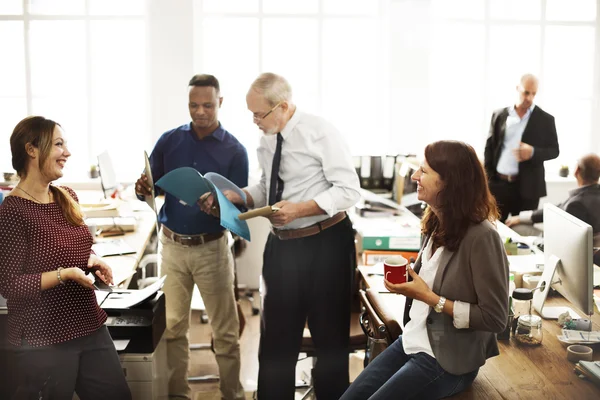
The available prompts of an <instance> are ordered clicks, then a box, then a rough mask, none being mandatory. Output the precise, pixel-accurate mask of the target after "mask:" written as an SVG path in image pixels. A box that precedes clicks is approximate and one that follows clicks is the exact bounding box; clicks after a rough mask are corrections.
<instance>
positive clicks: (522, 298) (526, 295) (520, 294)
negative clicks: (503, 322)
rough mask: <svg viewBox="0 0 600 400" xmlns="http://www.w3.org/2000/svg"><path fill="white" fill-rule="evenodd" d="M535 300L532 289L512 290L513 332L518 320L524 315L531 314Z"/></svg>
mask: <svg viewBox="0 0 600 400" xmlns="http://www.w3.org/2000/svg"><path fill="white" fill-rule="evenodd" d="M532 301H533V292H532V291H531V289H526V288H517V289H515V290H513V292H512V302H511V303H512V304H511V306H512V311H513V326H512V331H513V333H514V332H515V330H516V329H517V322H518V319H519V317H520V316H522V315H531V303H532Z"/></svg>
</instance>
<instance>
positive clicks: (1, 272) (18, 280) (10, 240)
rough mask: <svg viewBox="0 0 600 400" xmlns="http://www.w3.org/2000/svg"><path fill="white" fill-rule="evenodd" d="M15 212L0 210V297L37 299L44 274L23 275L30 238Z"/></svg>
mask: <svg viewBox="0 0 600 400" xmlns="http://www.w3.org/2000/svg"><path fill="white" fill-rule="evenodd" d="M23 225H24V224H23V220H22V218H21V216H20V214H19V213H18V212H17V211H16V210H12V209H10V208H8V207H4V208H2V209H0V294H2V296H4V297H5V298H6V299H16V298H36V297H39V296H40V295H41V286H42V274H41V273H35V274H23V272H22V266H23V264H24V263H25V260H26V258H27V237H26V236H25V235H26V233H25V232H26V230H25V227H24V226H23Z"/></svg>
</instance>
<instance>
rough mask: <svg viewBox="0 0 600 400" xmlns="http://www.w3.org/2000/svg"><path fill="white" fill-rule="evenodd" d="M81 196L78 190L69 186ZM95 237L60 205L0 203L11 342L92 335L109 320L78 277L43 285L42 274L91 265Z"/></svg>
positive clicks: (0, 262) (1, 289)
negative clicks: (43, 287) (71, 219)
mask: <svg viewBox="0 0 600 400" xmlns="http://www.w3.org/2000/svg"><path fill="white" fill-rule="evenodd" d="M64 189H65V190H67V191H68V192H69V193H70V194H71V196H73V197H74V198H75V199H76V200H77V196H76V195H75V192H73V190H71V189H69V188H64ZM91 248H92V236H91V235H90V232H89V230H88V228H87V227H86V226H85V225H82V226H72V225H70V224H69V223H68V222H67V220H66V219H65V217H64V216H63V214H62V212H61V210H60V208H59V206H58V204H56V203H49V204H40V203H36V202H34V201H31V200H28V199H24V198H22V197H16V196H7V197H5V199H4V201H3V202H2V204H0V294H2V296H3V297H5V298H6V300H7V304H8V341H9V343H11V344H13V345H15V346H20V345H21V339H22V338H25V340H27V342H28V344H29V345H30V346H34V347H39V346H47V345H52V344H56V343H61V342H66V341H68V340H71V339H75V338H78V337H82V336H86V335H89V334H90V333H92V332H94V331H95V330H97V329H98V328H100V327H101V326H102V324H104V321H106V313H105V312H104V311H103V310H102V309H101V308H100V307H98V303H97V301H96V296H95V294H94V291H93V290H92V289H87V288H84V287H83V286H80V285H79V284H77V283H75V282H73V281H67V282H65V284H64V285H57V286H55V287H53V288H52V289H48V290H44V291H42V290H41V281H42V273H43V272H47V271H56V270H57V269H58V267H63V268H69V267H79V268H81V269H83V270H85V269H87V261H88V258H89V256H90V254H91V252H92V251H91Z"/></svg>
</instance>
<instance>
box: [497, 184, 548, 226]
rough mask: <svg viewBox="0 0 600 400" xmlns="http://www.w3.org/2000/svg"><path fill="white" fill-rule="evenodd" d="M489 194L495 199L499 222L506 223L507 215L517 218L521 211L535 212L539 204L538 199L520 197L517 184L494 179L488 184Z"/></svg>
mask: <svg viewBox="0 0 600 400" xmlns="http://www.w3.org/2000/svg"><path fill="white" fill-rule="evenodd" d="M489 187H490V192H492V194H493V195H494V197H495V198H496V202H497V203H498V209H499V211H500V221H502V222H504V221H506V218H508V214H510V215H513V216H518V215H519V213H520V212H521V211H527V210H537V208H538V205H539V203H540V199H539V197H538V198H526V197H522V196H521V192H520V190H519V182H518V181H516V182H507V181H503V180H501V179H498V178H494V179H492V180H491V181H490V183H489Z"/></svg>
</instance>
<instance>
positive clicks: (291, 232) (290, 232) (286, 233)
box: [271, 211, 346, 240]
mask: <svg viewBox="0 0 600 400" xmlns="http://www.w3.org/2000/svg"><path fill="white" fill-rule="evenodd" d="M344 218H346V212H345V211H340V212H339V213H337V214H335V215H334V216H333V217H331V218H327V219H326V220H323V221H321V222H317V223H316V224H314V225H311V226H307V227H306V228H299V229H277V228H272V229H271V232H272V233H273V235H275V236H277V237H278V238H279V239H281V240H288V239H298V238H303V237H306V236H312V235H316V234H317V233H320V232H322V231H324V230H325V229H327V228H331V227H332V226H334V225H335V224H337V223H338V222H341V221H343V220H344Z"/></svg>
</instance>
